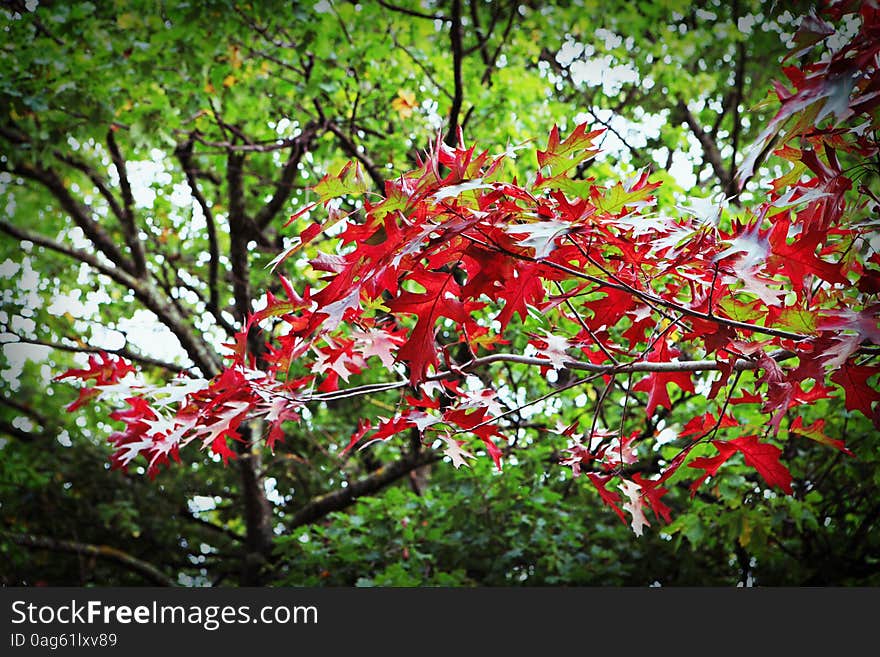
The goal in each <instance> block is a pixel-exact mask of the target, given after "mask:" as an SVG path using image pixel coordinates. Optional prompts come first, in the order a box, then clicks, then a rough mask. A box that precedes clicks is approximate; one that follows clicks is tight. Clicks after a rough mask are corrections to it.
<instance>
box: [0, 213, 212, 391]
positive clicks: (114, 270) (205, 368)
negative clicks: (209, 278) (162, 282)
mask: <svg viewBox="0 0 880 657" xmlns="http://www.w3.org/2000/svg"><path fill="white" fill-rule="evenodd" d="M0 231H2V232H4V233H7V234H9V235H12V236H13V237H17V238H18V239H19V240H27V241H29V242H33V243H34V244H37V245H39V246H43V247H45V248H47V249H51V250H53V251H56V252H58V253H62V254H64V255H67V256H69V257H71V258H73V259H75V260H77V261H79V262H83V263H85V264H87V265H90V266H91V267H93V268H94V269H96V270H97V271H99V272H101V273H102V274H106V275H107V276H108V277H109V278H111V279H112V280H114V281H116V282H117V283H119V284H120V285H122V286H124V287H126V288H127V289H130V290H131V291H132V292H134V294H135V296H136V297H137V299H138V300H139V301H140V302H141V303H143V304H144V307H146V308H147V310H150V311H152V312H153V313H154V314H155V315H156V316H157V317H158V318H159V320H160V321H161V322H162V323H163V324H164V325H165V326H167V327H168V328H169V329H170V330H171V332H172V333H174V335H176V336H177V339H178V340H180V344H181V346H182V347H183V348H184V350H185V351H186V353H187V355H188V356H189V357H190V358H191V359H192V361H193V363H195V364H196V366H197V367H198V368H199V369H200V370H201V371H202V374H203V375H204V376H206V377H212V376H214V375H215V374H216V373H217V372H219V371H220V360H219V358H218V357H217V355H216V354H214V353H212V352H211V351H210V350H209V348H208V347H207V345H205V343H204V342H203V341H201V340H200V339H199V338H198V337H196V336H195V335H194V334H193V332H192V330H191V329H190V327H189V326H188V325H187V323H186V320H185V319H184V318H183V316H181V315H180V313H178V312H177V310H176V309H175V308H174V307H173V306H171V305H169V304H168V300H167V299H163V298H162V297H161V295H160V294H159V293H158V291H157V290H156V289H155V288H154V287H153V286H152V285H151V284H150V283H149V282H148V281H144V280H142V279H139V278H136V277H134V276H132V275H131V274H130V273H128V272H127V271H123V270H122V269H120V268H118V267H113V266H112V265H108V264H106V263H104V262H101V260H100V259H99V258H98V257H97V256H95V255H94V254H93V253H90V252H87V251H83V250H81V249H74V248H72V247H69V246H66V245H64V244H61V243H60V242H56V241H55V240H53V239H50V238H48V237H45V236H43V235H40V234H39V233H34V232H32V231H29V230H26V229H23V228H19V227H17V226H13V225H12V224H10V223H9V222H6V221H0Z"/></svg>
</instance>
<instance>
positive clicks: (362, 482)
mask: <svg viewBox="0 0 880 657" xmlns="http://www.w3.org/2000/svg"><path fill="white" fill-rule="evenodd" d="M440 458H441V455H440V454H438V453H437V452H434V451H431V450H426V451H423V452H419V453H417V454H414V455H413V454H411V455H408V456H406V457H404V458H402V459H400V460H399V461H395V462H394V463H391V464H388V465H384V466H382V467H381V468H379V469H378V470H376V471H375V472H373V473H372V474H370V475H368V476H366V477H364V478H363V479H359V480H358V481H354V482H351V483H349V485H348V486H346V487H345V488H340V489H338V490H335V491H333V492H332V493H327V494H326V495H322V496H320V497H316V498H314V499H312V500H311V501H310V502H309V503H308V504H306V505H305V506H304V507H303V508H301V509H300V510H299V511H297V512H296V514H294V516H293V519H292V520H291V521H290V523H289V524H288V525H287V531H288V532H289V531H291V530H293V529H296V528H297V527H301V526H302V525H308V524H310V523H313V522H315V521H317V520H320V519H321V518H323V517H325V516H326V515H327V514H329V513H332V512H333V511H340V510H342V509H344V508H346V507H348V506H349V505H351V504H353V503H354V502H355V501H357V498H359V497H363V496H364V495H372V494H373V493H377V492H378V491H380V490H382V489H383V488H385V487H386V486H388V485H389V484H392V483H393V482H395V481H397V480H398V479H400V478H401V477H403V476H404V475H406V474H408V473H409V472H411V471H413V470H416V469H417V468H420V467H422V466H425V465H428V464H430V463H434V462H436V461H439V460H440Z"/></svg>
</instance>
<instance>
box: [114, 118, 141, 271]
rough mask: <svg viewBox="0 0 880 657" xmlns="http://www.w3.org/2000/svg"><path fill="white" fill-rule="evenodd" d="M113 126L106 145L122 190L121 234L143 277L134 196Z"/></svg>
mask: <svg viewBox="0 0 880 657" xmlns="http://www.w3.org/2000/svg"><path fill="white" fill-rule="evenodd" d="M114 128H115V126H111V128H110V130H108V131H107V146H108V148H109V150H110V158H111V159H112V160H113V166H114V167H115V168H116V174H117V176H118V177H119V188H120V189H121V190H122V203H123V207H122V215H121V216H120V223H121V224H122V234H123V236H124V237H125V243H126V244H127V245H128V248H129V250H130V251H131V257H132V260H133V261H134V272H133V273H134V275H135V276H137V277H138V278H143V277H144V276H145V275H146V273H147V261H146V257H145V256H144V245H143V243H142V242H141V239H140V237H139V236H138V229H137V226H136V225H135V220H134V196H133V195H132V193H131V182H130V181H129V179H128V171H127V170H126V167H125V159H124V158H123V157H122V151H120V150H119V144H117V143H116V137H115V136H114Z"/></svg>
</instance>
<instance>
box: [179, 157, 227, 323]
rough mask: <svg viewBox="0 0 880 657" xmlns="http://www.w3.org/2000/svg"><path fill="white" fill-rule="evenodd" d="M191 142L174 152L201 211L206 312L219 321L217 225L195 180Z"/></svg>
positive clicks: (220, 318)
mask: <svg viewBox="0 0 880 657" xmlns="http://www.w3.org/2000/svg"><path fill="white" fill-rule="evenodd" d="M192 145H193V143H192V140H190V141H188V142H186V143H185V144H180V145H178V147H177V148H176V149H175V150H174V154H175V155H177V159H178V160H179V161H180V165H181V166H182V167H183V173H184V175H185V176H186V182H187V184H188V185H189V190H190V193H191V194H192V196H193V198H194V199H195V200H196V202H197V203H198V204H199V207H200V208H201V209H202V215H203V216H204V217H205V227H206V230H207V231H208V255H209V258H208V303H207V304H206V305H207V307H208V312H210V313H211V314H212V315H214V317H215V318H216V319H217V320H218V321H220V320H222V317H221V316H220V291H219V288H218V285H217V278H218V271H219V266H220V265H219V263H220V249H219V246H218V243H217V225H216V223H215V221H214V213H213V212H212V211H211V207H210V206H209V205H208V202H207V200H206V199H205V196H204V194H202V190H201V189H200V188H199V183H198V180H197V179H196V173H195V168H194V167H193V161H192Z"/></svg>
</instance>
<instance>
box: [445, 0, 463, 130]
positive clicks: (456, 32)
mask: <svg viewBox="0 0 880 657" xmlns="http://www.w3.org/2000/svg"><path fill="white" fill-rule="evenodd" d="M451 21H452V25H450V26H449V46H450V48H451V49H452V75H453V80H454V83H455V87H454V92H453V96H452V107H450V108H449V131H448V132H447V133H446V140H445V141H446V145H447V146H450V147H455V146H456V145H457V144H458V116H459V114H460V113H461V106H462V103H463V102H464V90H463V84H464V83H463V82H462V76H461V64H462V59H463V57H464V52H463V49H462V45H461V0H452V17H451Z"/></svg>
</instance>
